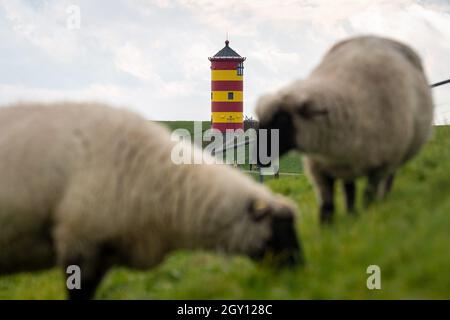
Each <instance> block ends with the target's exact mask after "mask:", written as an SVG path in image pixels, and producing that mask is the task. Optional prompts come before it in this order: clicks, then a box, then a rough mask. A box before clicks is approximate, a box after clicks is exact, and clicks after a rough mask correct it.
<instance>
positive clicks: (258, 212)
mask: <svg viewBox="0 0 450 320" xmlns="http://www.w3.org/2000/svg"><path fill="white" fill-rule="evenodd" d="M248 212H249V214H250V217H251V218H252V220H253V221H255V222H259V221H261V220H263V219H264V218H265V217H267V216H268V215H269V212H270V207H269V204H268V203H267V202H266V201H264V200H261V199H256V200H252V201H251V202H250V206H249V210H248Z"/></svg>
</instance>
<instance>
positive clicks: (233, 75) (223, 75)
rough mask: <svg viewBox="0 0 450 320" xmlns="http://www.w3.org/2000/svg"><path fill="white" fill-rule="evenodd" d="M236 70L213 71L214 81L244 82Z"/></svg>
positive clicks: (212, 77)
mask: <svg viewBox="0 0 450 320" xmlns="http://www.w3.org/2000/svg"><path fill="white" fill-rule="evenodd" d="M242 79H243V76H238V74H237V71H236V70H211V80H212V81H227V80H242Z"/></svg>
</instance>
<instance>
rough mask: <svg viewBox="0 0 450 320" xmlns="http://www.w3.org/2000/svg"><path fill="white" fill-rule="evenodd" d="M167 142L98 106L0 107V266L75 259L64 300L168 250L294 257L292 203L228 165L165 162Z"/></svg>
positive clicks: (11, 268)
mask: <svg viewBox="0 0 450 320" xmlns="http://www.w3.org/2000/svg"><path fill="white" fill-rule="evenodd" d="M174 145H175V142H172V141H171V140H170V135H169V133H168V131H167V130H166V129H165V128H164V127H162V126H160V125H158V124H156V123H152V122H149V121H146V120H144V119H142V118H141V117H139V116H137V115H135V114H133V113H131V112H128V111H125V110H120V109H114V108H108V107H106V106H102V105H98V104H71V103H66V104H51V105H37V104H23V105H14V106H9V107H4V108H0V177H1V183H0V274H7V273H14V272H19V271H24V270H37V269H42V268H49V267H52V266H54V265H55V264H58V265H60V266H61V267H63V268H64V270H66V268H67V267H68V266H70V265H77V266H79V267H80V268H81V290H76V289H74V290H69V296H70V298H73V299H78V298H82V299H86V298H90V297H92V295H93V294H94V292H95V289H96V287H97V285H98V284H99V282H100V281H101V279H102V277H103V275H104V274H105V272H106V271H107V270H108V269H109V268H110V267H111V266H113V265H123V266H129V267H133V268H139V269H145V268H150V267H153V266H155V265H156V264H158V263H160V262H161V261H162V260H163V258H164V256H165V255H166V254H168V253H169V252H170V251H173V250H177V249H204V250H219V251H222V252H225V253H236V254H246V255H249V256H250V257H252V258H255V259H262V258H263V257H264V256H266V254H270V255H271V256H275V260H276V259H277V258H278V259H279V260H278V262H280V263H286V264H295V263H297V262H301V261H302V254H301V249H300V247H299V244H298V241H297V236H296V233H295V230H294V228H295V222H294V213H295V208H294V206H293V205H292V204H291V202H289V201H288V200H286V199H284V198H282V197H280V196H276V195H274V194H272V193H271V192H270V191H269V190H268V189H267V188H266V187H264V186H261V185H259V184H257V183H256V182H254V181H253V180H252V179H250V178H249V177H247V176H245V175H243V174H241V173H239V172H238V171H237V170H235V169H232V168H229V167H225V166H220V165H206V164H203V165H176V164H174V163H173V162H172V161H171V158H170V156H171V150H172V148H173V146H174ZM186 147H187V148H191V146H190V145H186Z"/></svg>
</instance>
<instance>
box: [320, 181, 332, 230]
mask: <svg viewBox="0 0 450 320" xmlns="http://www.w3.org/2000/svg"><path fill="white" fill-rule="evenodd" d="M334 181H335V179H334V178H333V177H331V176H328V175H322V177H321V179H320V182H319V184H318V185H319V197H320V222H321V223H322V224H326V223H331V222H333V214H334Z"/></svg>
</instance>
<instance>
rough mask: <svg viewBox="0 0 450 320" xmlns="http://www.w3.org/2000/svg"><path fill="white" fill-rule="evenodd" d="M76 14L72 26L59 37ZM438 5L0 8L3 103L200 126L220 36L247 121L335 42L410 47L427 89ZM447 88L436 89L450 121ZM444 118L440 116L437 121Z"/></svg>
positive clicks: (128, 0)
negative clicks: (104, 104) (373, 38)
mask: <svg viewBox="0 0 450 320" xmlns="http://www.w3.org/2000/svg"><path fill="white" fill-rule="evenodd" d="M70 5H76V6H79V8H80V10H81V11H80V12H81V28H80V29H79V30H70V29H68V28H67V19H68V14H67V11H66V10H67V8H68V6H70ZM449 15H450V4H449V3H448V2H445V1H412V0H411V1H409V0H399V1H395V2H393V1H347V0H344V1H339V2H335V1H325V0H319V1H309V0H279V1H278V0H277V1H276V0H259V1H241V0H227V1H225V0H224V1H219V0H215V1H212V0H172V1H171V0H118V1H114V2H108V4H105V2H103V1H88V0H71V1H68V0H61V1H53V0H46V1H44V0H34V1H30V0H28V1H26V0H13V1H11V0H0V40H1V41H0V52H2V53H1V54H0V70H2V75H1V76H0V93H1V94H0V103H2V104H4V103H9V102H12V101H15V100H21V99H22V100H23V99H27V100H32V99H36V100H46V101H48V100H60V99H76V100H92V99H95V100H102V101H108V102H112V103H117V104H121V105H125V106H129V108H132V109H133V110H136V111H138V112H140V113H142V114H143V115H145V116H146V117H148V118H153V119H171V120H175V119H183V120H184V119H186V120H194V119H205V120H206V119H209V117H210V93H209V90H210V83H209V81H210V79H209V78H210V70H209V61H208V60H207V57H208V56H211V55H213V54H214V53H215V52H217V51H218V50H220V49H221V47H222V46H223V41H224V38H225V34H226V32H227V31H228V32H229V34H230V40H231V46H232V47H233V48H234V49H236V51H237V52H238V53H240V54H241V55H243V56H246V57H247V60H246V61H245V107H244V108H245V113H246V114H247V115H253V108H254V104H255V101H256V99H257V98H258V96H260V95H262V94H263V93H265V92H267V91H270V90H274V89H276V88H277V87H279V86H281V85H284V84H286V83H288V82H290V81H292V80H294V79H298V78H304V77H306V76H307V75H308V73H309V72H310V71H311V70H312V69H313V68H314V66H316V65H317V64H318V63H319V61H320V59H321V57H322V55H323V54H324V52H325V51H326V50H327V49H328V48H329V47H330V46H331V45H332V44H333V43H334V42H336V41H338V40H341V39H343V38H346V37H349V36H354V35H359V34H366V33H374V34H377V35H382V36H389V37H393V38H396V39H398V40H400V41H404V42H407V43H408V44H410V45H412V46H413V47H414V48H415V49H416V50H417V51H418V52H419V53H420V54H421V56H422V57H423V60H424V64H425V67H426V71H427V75H428V77H429V79H430V82H436V81H439V80H442V79H446V78H450V60H449V59H448V55H449V53H450V16H449ZM449 87H450V86H447V87H441V88H437V89H435V90H434V92H433V93H434V96H435V100H436V105H437V112H438V113H439V115H448V114H450V90H449ZM440 117H441V118H443V117H442V116H440Z"/></svg>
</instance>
